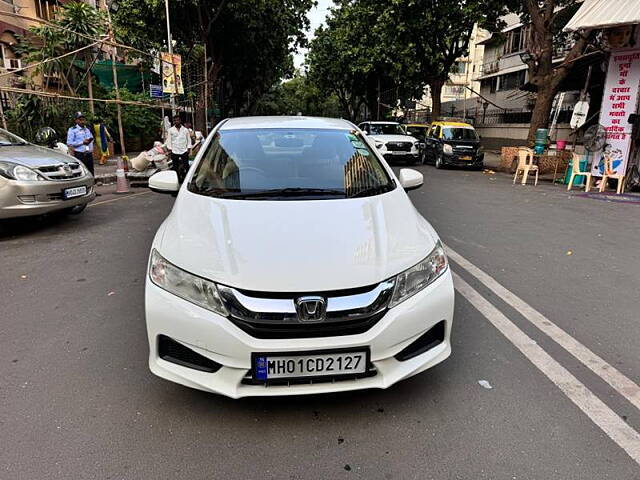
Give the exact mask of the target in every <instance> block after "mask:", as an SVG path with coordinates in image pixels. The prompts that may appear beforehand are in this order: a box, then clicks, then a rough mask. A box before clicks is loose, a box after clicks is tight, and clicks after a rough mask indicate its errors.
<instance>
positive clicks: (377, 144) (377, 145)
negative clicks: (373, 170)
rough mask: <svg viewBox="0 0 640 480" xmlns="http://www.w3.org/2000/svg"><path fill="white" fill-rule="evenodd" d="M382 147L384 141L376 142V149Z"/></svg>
mask: <svg viewBox="0 0 640 480" xmlns="http://www.w3.org/2000/svg"><path fill="white" fill-rule="evenodd" d="M382 147H384V143H382V142H376V148H377V149H378V150H380V149H381V148H382Z"/></svg>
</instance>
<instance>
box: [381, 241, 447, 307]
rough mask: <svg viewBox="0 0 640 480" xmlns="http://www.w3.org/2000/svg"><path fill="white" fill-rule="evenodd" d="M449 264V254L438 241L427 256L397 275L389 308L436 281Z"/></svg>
mask: <svg viewBox="0 0 640 480" xmlns="http://www.w3.org/2000/svg"><path fill="white" fill-rule="evenodd" d="M447 266H448V261H447V256H446V255H445V253H444V248H442V244H441V243H440V242H439V241H438V243H436V246H435V247H434V249H433V250H432V251H431V253H430V254H429V255H428V256H427V258H425V259H424V260H422V261H421V262H420V263H418V264H417V265H415V266H413V267H411V268H409V269H408V270H405V271H404V272H402V273H401V274H400V275H398V276H397V277H396V286H395V288H394V290H393V296H392V297H391V302H390V303H389V308H391V307H395V306H396V305H398V304H399V303H402V302H404V301H405V300H406V299H407V298H410V297H412V296H413V295H415V294H416V293H418V292H419V291H420V290H423V289H425V288H426V287H427V286H428V285H430V284H432V283H433V282H435V281H436V279H438V278H439V277H440V276H441V275H442V274H443V273H444V272H445V271H446V270H447Z"/></svg>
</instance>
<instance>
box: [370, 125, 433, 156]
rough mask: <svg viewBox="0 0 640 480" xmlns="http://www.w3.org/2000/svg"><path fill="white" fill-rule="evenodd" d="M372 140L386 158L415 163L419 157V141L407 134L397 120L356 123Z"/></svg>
mask: <svg viewBox="0 0 640 480" xmlns="http://www.w3.org/2000/svg"><path fill="white" fill-rule="evenodd" d="M358 126H359V127H360V129H361V130H362V131H363V132H364V133H366V134H367V135H368V136H370V137H371V139H372V140H373V141H374V143H375V146H376V148H377V149H378V150H379V151H380V153H381V154H382V156H383V157H384V158H385V159H387V160H390V161H391V160H404V161H406V162H409V163H412V164H415V163H417V162H418V160H419V159H420V141H419V140H418V139H417V138H415V137H412V136H411V135H407V132H406V131H404V130H403V129H402V127H401V126H400V124H399V123H397V122H363V123H361V124H360V125H358Z"/></svg>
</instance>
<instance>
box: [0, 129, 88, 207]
mask: <svg viewBox="0 0 640 480" xmlns="http://www.w3.org/2000/svg"><path fill="white" fill-rule="evenodd" d="M93 185H94V179H93V176H92V175H91V173H89V171H88V170H87V169H86V167H85V166H84V165H83V164H82V162H80V161H78V160H76V159H75V158H74V157H71V156H69V155H65V154H63V153H60V152H58V151H55V150H51V149H50V148H46V147H41V146H38V145H33V144H31V143H29V142H27V141H26V140H24V139H22V138H20V137H18V136H16V135H13V134H12V133H10V132H8V131H6V130H3V129H0V219H3V218H12V217H24V216H30V215H40V214H44V213H50V212H54V211H59V210H61V211H66V212H68V213H80V212H81V211H83V210H84V209H85V207H86V206H87V204H88V203H89V202H91V201H92V200H93V199H94V198H95V196H96V194H95V192H94V187H93Z"/></svg>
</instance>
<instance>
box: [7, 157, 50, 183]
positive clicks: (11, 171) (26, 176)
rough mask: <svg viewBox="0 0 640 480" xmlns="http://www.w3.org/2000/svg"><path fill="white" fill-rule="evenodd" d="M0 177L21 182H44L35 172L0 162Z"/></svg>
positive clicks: (20, 166) (13, 164)
mask: <svg viewBox="0 0 640 480" xmlns="http://www.w3.org/2000/svg"><path fill="white" fill-rule="evenodd" d="M0 175H2V176H3V177H5V178H9V179H11V180H20V181H22V182H40V181H43V180H44V177H42V176H41V175H40V174H38V173H37V172H36V171H35V170H32V169H30V168H29V167H25V166H24V165H18V164H16V163H11V162H0Z"/></svg>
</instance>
